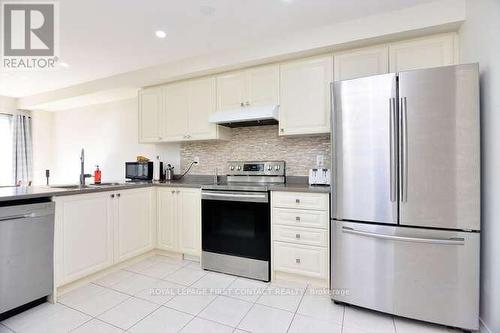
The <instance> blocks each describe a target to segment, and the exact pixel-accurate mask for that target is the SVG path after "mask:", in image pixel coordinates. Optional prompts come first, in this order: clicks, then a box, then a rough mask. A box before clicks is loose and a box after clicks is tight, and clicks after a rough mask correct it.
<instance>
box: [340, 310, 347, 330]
mask: <svg viewBox="0 0 500 333" xmlns="http://www.w3.org/2000/svg"><path fill="white" fill-rule="evenodd" d="M342 306H343V307H344V311H343V312H342V326H341V327H340V332H341V333H344V322H345V312H346V311H347V309H346V305H345V304H343V305H342Z"/></svg>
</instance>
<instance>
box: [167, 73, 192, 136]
mask: <svg viewBox="0 0 500 333" xmlns="http://www.w3.org/2000/svg"><path fill="white" fill-rule="evenodd" d="M163 89H164V90H163V91H164V93H163V94H164V102H163V105H164V110H165V111H164V119H163V129H164V130H163V131H164V133H163V135H162V137H163V139H164V140H165V141H180V140H183V139H185V138H186V135H187V133H188V112H189V84H188V82H180V83H173V84H168V85H166V86H165V87H164V88H163Z"/></svg>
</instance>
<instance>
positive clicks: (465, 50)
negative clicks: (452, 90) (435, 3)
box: [460, 0, 500, 332]
mask: <svg viewBox="0 0 500 333" xmlns="http://www.w3.org/2000/svg"><path fill="white" fill-rule="evenodd" d="M466 15H467V19H466V21H465V23H464V24H463V26H462V28H461V30H460V45H461V61H462V62H479V66H480V70H481V126H482V127H481V130H482V138H481V139H482V193H481V195H482V221H481V222H482V225H481V242H482V244H481V319H482V322H483V323H484V325H485V326H487V327H488V328H489V331H490V332H500V223H499V217H500V204H499V203H500V173H499V170H500V93H499V92H500V62H499V60H500V1H498V0H467V2H466ZM483 330H484V327H483Z"/></svg>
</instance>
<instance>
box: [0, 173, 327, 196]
mask: <svg viewBox="0 0 500 333" xmlns="http://www.w3.org/2000/svg"><path fill="white" fill-rule="evenodd" d="M300 178H302V177H300ZM209 184H213V178H212V176H190V177H186V178H183V179H182V180H172V181H168V182H165V183H156V182H155V183H124V184H119V185H110V186H88V187H86V188H83V189H79V188H77V189H74V188H73V189H64V188H57V185H55V186H54V187H50V186H17V187H15V186H12V187H0V201H10V200H21V199H33V198H42V197H53V196H62V195H75V194H85V193H95V192H105V191H119V190H126V189H134V188H141V187H151V186H157V187H162V186H165V187H189V188H201V186H202V185H209ZM270 190H271V191H292V192H293V191H295V192H317V193H330V186H310V185H309V184H307V182H304V181H303V179H299V177H294V178H293V179H290V182H288V183H286V184H282V185H272V186H270Z"/></svg>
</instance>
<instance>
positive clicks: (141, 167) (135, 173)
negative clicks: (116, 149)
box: [125, 162, 153, 181]
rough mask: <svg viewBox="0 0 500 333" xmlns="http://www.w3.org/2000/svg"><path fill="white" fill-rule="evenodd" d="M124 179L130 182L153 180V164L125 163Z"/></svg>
mask: <svg viewBox="0 0 500 333" xmlns="http://www.w3.org/2000/svg"><path fill="white" fill-rule="evenodd" d="M125 178H127V179H130V180H132V181H149V180H153V162H125Z"/></svg>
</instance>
